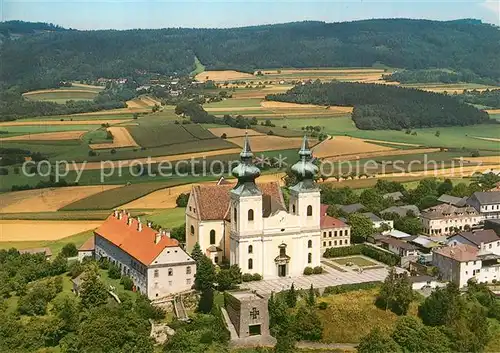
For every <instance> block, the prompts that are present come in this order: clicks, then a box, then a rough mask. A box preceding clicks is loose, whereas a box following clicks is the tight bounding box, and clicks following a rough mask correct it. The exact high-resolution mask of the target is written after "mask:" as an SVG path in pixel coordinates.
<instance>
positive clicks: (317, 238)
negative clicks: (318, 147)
mask: <svg viewBox="0 0 500 353" xmlns="http://www.w3.org/2000/svg"><path fill="white" fill-rule="evenodd" d="M299 155H300V158H301V159H300V161H299V162H297V163H296V164H294V165H293V166H292V171H293V173H294V174H295V175H296V177H297V179H298V180H299V182H298V183H297V184H296V185H294V186H292V187H291V188H290V201H289V207H288V211H287V208H286V207H285V203H284V199H283V194H282V192H281V188H280V186H279V184H278V183H265V184H257V183H256V182H255V180H256V179H257V178H258V177H259V175H260V170H259V169H258V168H257V167H256V166H255V165H253V163H252V157H253V153H252V151H251V149H250V143H249V140H248V136H246V137H245V140H244V146H243V150H242V152H241V153H240V159H241V161H240V163H239V165H238V166H237V167H236V168H234V169H233V175H234V176H235V177H236V178H237V179H238V182H237V184H236V185H235V186H232V185H216V186H205V185H198V186H194V187H193V189H192V192H191V193H190V197H189V201H188V205H187V208H186V245H187V246H186V248H187V251H191V250H192V249H193V247H194V245H195V244H196V243H199V245H200V247H201V249H202V251H204V252H205V253H206V254H207V256H209V257H210V258H212V260H213V261H214V262H215V263H220V261H222V260H223V259H227V260H229V262H230V264H231V265H234V264H236V265H238V266H239V267H240V268H241V271H242V272H243V273H258V274H260V275H261V276H262V277H263V278H264V279H272V278H278V277H296V276H300V275H302V274H303V272H304V269H305V268H306V267H316V266H320V257H321V254H320V251H321V205H320V190H319V188H318V187H317V185H316V184H315V182H314V175H315V174H316V172H317V167H316V166H315V165H314V164H313V163H312V162H311V159H312V153H311V151H310V149H309V145H308V142H307V138H306V137H304V140H303V142H302V147H301V149H300V151H299Z"/></svg>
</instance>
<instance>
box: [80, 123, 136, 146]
mask: <svg viewBox="0 0 500 353" xmlns="http://www.w3.org/2000/svg"><path fill="white" fill-rule="evenodd" d="M107 130H108V131H109V132H111V133H112V134H113V143H94V144H91V145H89V147H90V148H92V149H93V150H98V149H103V148H123V147H137V146H139V145H138V144H137V142H135V140H134V138H133V137H132V135H130V132H128V130H127V128H126V127H119V126H113V127H108V129H107Z"/></svg>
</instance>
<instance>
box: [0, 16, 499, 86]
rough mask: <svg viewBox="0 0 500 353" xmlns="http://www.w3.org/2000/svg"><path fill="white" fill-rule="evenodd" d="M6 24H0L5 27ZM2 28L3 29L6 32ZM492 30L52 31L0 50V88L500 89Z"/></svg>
mask: <svg viewBox="0 0 500 353" xmlns="http://www.w3.org/2000/svg"><path fill="white" fill-rule="evenodd" d="M3 26H4V27H6V25H5V23H4V24H3ZM7 27H8V26H7ZM499 41H500V31H499V30H498V28H497V27H494V26H491V25H487V24H482V23H478V22H477V21H471V20H463V21H449V22H439V21H428V20H409V19H387V20H383V19H380V20H365V21H354V22H343V23H324V22H299V23H288V24H279V25H266V26H253V27H244V28H231V29H158V30H127V31H112V30H106V31H75V30H68V31H59V30H57V28H54V30H51V31H47V32H45V33H38V34H37V35H33V36H22V37H21V38H18V39H16V40H8V39H7V40H5V41H4V43H3V45H2V48H1V50H0V61H1V62H2V65H1V66H0V81H1V82H4V83H6V84H7V85H14V84H18V85H20V86H21V87H23V88H29V89H32V88H38V87H48V86H50V85H51V82H55V81H57V80H75V79H93V78H97V77H110V78H111V77H115V78H116V77H123V76H126V77H133V76H136V75H146V74H148V73H161V74H172V73H179V74H186V73H189V72H190V71H191V70H192V69H193V68H194V56H195V55H196V56H197V57H198V58H199V59H200V61H201V62H202V63H203V64H204V65H205V66H206V67H207V69H235V70H240V71H247V72H253V71H254V70H255V69H259V68H279V67H297V68H302V67H332V66H336V67H346V66H350V67H359V66H372V65H373V64H377V63H381V64H385V65H388V66H390V67H396V68H406V69H427V68H449V69H452V70H458V71H460V70H469V71H470V72H472V73H473V74H474V75H477V76H479V77H486V78H489V79H492V80H494V81H495V82H500V46H499V45H498V43H499Z"/></svg>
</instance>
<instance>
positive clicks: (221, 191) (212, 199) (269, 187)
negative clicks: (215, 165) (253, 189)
mask: <svg viewBox="0 0 500 353" xmlns="http://www.w3.org/2000/svg"><path fill="white" fill-rule="evenodd" d="M234 185H235V184H229V185H228V184H223V185H195V186H193V189H192V192H193V194H194V195H195V197H196V202H197V206H198V210H197V212H198V213H199V215H200V219H201V220H222V219H228V217H229V213H228V210H229V203H230V200H231V198H230V194H229V192H230V191H231V189H232V188H233V187H234ZM257 187H258V188H259V189H260V191H262V194H263V195H269V196H271V198H273V199H275V200H276V201H278V202H279V203H280V204H281V205H283V206H284V201H283V195H282V193H281V188H280V186H279V183H277V182H269V183H262V184H260V183H257Z"/></svg>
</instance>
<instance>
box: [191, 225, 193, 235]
mask: <svg viewBox="0 0 500 353" xmlns="http://www.w3.org/2000/svg"><path fill="white" fill-rule="evenodd" d="M191 235H194V226H191Z"/></svg>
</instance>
